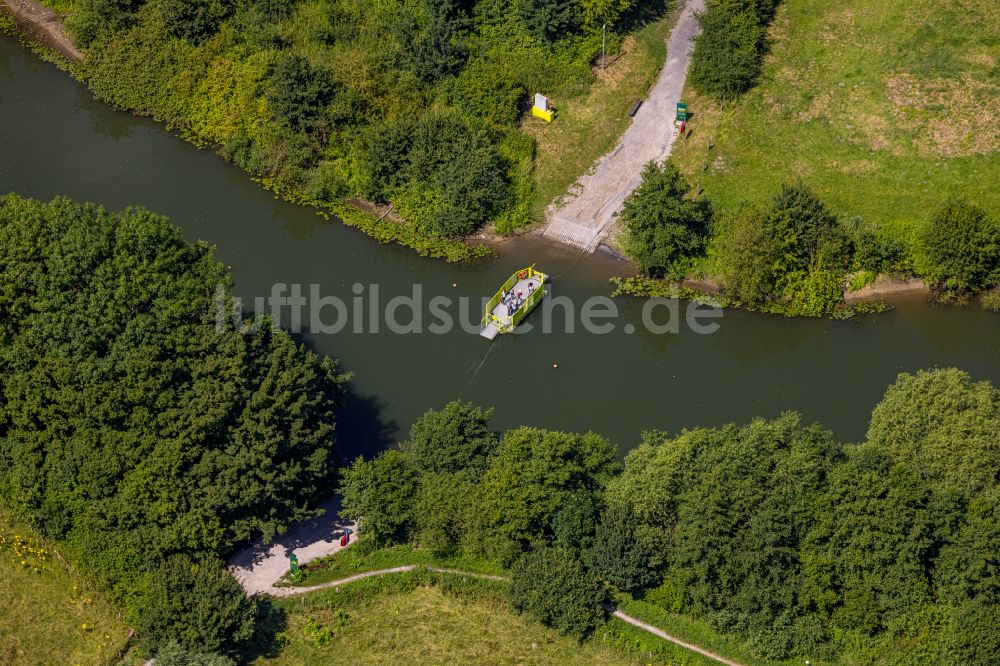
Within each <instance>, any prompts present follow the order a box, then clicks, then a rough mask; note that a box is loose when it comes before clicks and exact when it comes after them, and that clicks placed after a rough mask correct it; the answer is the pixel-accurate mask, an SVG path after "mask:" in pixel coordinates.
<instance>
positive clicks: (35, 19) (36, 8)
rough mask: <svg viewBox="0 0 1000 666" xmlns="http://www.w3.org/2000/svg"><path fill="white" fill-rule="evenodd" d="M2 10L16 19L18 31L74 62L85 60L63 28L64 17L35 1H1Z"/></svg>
mask: <svg viewBox="0 0 1000 666" xmlns="http://www.w3.org/2000/svg"><path fill="white" fill-rule="evenodd" d="M0 8H3V9H6V10H7V12H8V13H9V14H10V15H11V16H13V17H14V24H15V25H17V27H18V29H19V30H21V31H22V32H23V33H25V34H26V35H28V36H29V37H31V38H33V39H37V40H38V41H40V42H42V43H43V44H45V45H46V46H51V47H52V48H54V49H55V50H56V51H59V52H60V53H62V54H63V55H65V56H67V57H69V58H72V59H73V60H78V61H79V60H83V53H82V52H81V51H80V50H79V49H78V48H76V45H75V44H73V40H72V39H70V38H69V35H67V34H66V31H65V30H64V29H63V26H62V17H61V16H59V15H58V14H56V13H55V12H54V11H52V10H51V9H49V8H48V7H46V6H45V5H42V4H40V3H38V2H35V1H34V0H0Z"/></svg>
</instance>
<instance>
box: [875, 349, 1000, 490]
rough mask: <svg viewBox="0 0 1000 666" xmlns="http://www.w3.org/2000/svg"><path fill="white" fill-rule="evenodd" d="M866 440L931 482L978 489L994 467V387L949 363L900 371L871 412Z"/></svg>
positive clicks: (998, 407)
mask: <svg viewBox="0 0 1000 666" xmlns="http://www.w3.org/2000/svg"><path fill="white" fill-rule="evenodd" d="M868 441H869V442H871V443H872V444H874V445H877V446H879V447H880V448H882V449H884V450H886V451H889V452H891V453H892V454H894V455H895V456H896V457H897V458H898V459H899V460H905V461H909V462H910V463H911V464H913V465H914V467H915V469H918V470H920V473H921V475H922V476H923V477H924V478H926V479H928V480H929V481H931V482H933V483H934V484H935V485H938V486H950V487H954V488H960V489H964V490H965V491H968V492H973V493H974V492H978V491H980V490H982V489H984V488H986V487H988V486H991V485H993V484H994V483H996V480H997V474H998V470H1000V445H998V442H1000V390H997V389H996V388H995V387H994V386H992V385H991V384H990V383H989V382H973V381H972V378H971V377H969V375H968V374H967V373H965V372H962V371H960V370H956V369H954V368H951V369H944V370H933V371H920V372H917V373H916V374H908V373H903V374H901V375H899V377H898V378H897V379H896V382H895V383H894V384H893V385H892V386H890V387H889V389H888V390H887V391H886V393H885V396H884V397H883V398H882V401H881V402H880V403H879V404H878V406H876V407H875V410H874V411H873V412H872V417H871V422H870V424H869V427H868Z"/></svg>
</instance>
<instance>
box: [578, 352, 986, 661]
mask: <svg viewBox="0 0 1000 666" xmlns="http://www.w3.org/2000/svg"><path fill="white" fill-rule="evenodd" d="M998 425H1000V407H998V391H997V389H996V388H994V387H993V386H991V385H989V384H987V383H978V384H977V383H973V382H972V381H971V380H970V379H969V377H968V375H966V374H964V373H961V372H959V371H957V370H938V371H934V372H922V373H919V374H917V375H906V374H904V375H900V377H899V379H898V380H897V382H896V384H894V385H893V386H892V387H890V388H889V390H888V391H887V392H886V395H885V398H884V399H883V401H882V402H881V403H880V404H879V405H878V407H876V409H875V411H874V413H873V415H872V421H871V427H870V429H869V434H868V439H867V441H866V442H863V443H861V444H858V445H847V446H845V445H842V444H839V443H837V442H835V441H834V440H833V439H832V437H831V435H830V434H829V433H827V432H824V431H822V430H820V429H819V428H818V427H816V426H808V427H806V426H802V425H801V424H800V422H799V420H798V417H797V416H795V415H792V414H788V415H785V416H783V417H781V418H780V419H778V420H777V421H773V422H766V421H761V420H757V421H754V422H753V423H751V424H750V425H748V426H746V427H743V428H737V427H735V426H728V427H725V428H720V429H699V430H694V431H687V432H683V433H681V434H680V435H679V436H677V437H668V436H665V435H664V434H662V433H648V434H647V435H646V437H645V439H644V443H643V445H642V446H640V447H639V448H637V449H636V450H634V451H633V452H632V453H630V454H629V456H628V457H627V459H626V464H625V470H624V472H623V473H622V475H621V476H619V477H617V478H616V479H615V480H614V481H612V482H611V484H610V485H609V487H608V490H607V493H606V498H605V499H606V502H607V504H608V508H607V510H606V511H605V514H604V517H603V518H602V525H603V524H604V523H609V524H617V525H620V526H621V527H619V529H618V530H617V533H619V534H621V533H625V534H628V532H629V531H631V535H630V536H629V537H628V538H618V539H617V540H614V539H612V538H611V537H610V535H609V536H602V534H603V531H602V529H599V530H598V538H597V539H596V540H595V545H594V547H593V549H592V552H591V555H590V560H591V561H592V562H593V563H594V567H595V571H596V572H597V573H599V574H600V575H601V576H602V577H604V578H605V579H606V580H608V581H609V582H611V583H613V584H615V585H616V586H618V587H620V588H622V589H635V588H639V589H642V588H646V589H647V591H648V598H649V599H650V600H652V601H653V602H654V603H656V604H658V605H660V606H662V607H663V608H664V610H666V611H670V612H676V611H678V610H682V609H683V610H684V611H685V612H690V613H694V614H695V615H699V616H701V617H703V618H705V619H707V620H709V621H710V622H712V623H713V624H715V625H716V626H718V627H720V628H722V629H724V630H726V631H729V632H735V633H738V634H741V635H743V636H745V638H746V639H747V641H748V644H749V645H750V647H751V648H752V649H753V651H754V652H755V653H757V654H758V655H760V656H762V657H766V658H771V659H777V658H785V657H788V656H790V655H803V656H806V657H819V658H830V657H832V656H833V655H835V654H841V655H842V656H844V657H845V659H846V660H848V661H854V662H858V663H875V662H876V660H880V661H879V663H911V661H909V660H911V659H918V660H919V659H924V660H926V661H928V662H930V663H963V664H965V663H968V664H984V665H985V664H988V663H990V660H991V659H992V656H989V655H990V653H989V648H983V647H982V646H992V645H994V644H995V638H993V637H992V634H991V633H990V631H989V630H988V629H986V626H987V623H988V622H990V621H992V618H995V617H996V616H997V608H998V603H1000V594H998V592H1000V556H998V555H997V553H998V552H1000V550H998V548H997V545H998V544H1000V523H998V522H997V521H996V499H997V492H998V491H997V480H998V476H1000V460H998V459H997V451H998V449H997V442H998V441H1000V438H998V436H997V428H998ZM629 516H631V518H629ZM630 520H631V521H634V524H631V525H630V524H629V521H630ZM605 540H607V541H605ZM608 551H612V552H613V553H615V554H616V555H617V556H616V557H614V558H612V557H609V556H608V555H609V553H608ZM635 552H640V553H642V552H645V553H646V554H644V555H642V556H641V557H638V558H637V557H635V556H634V555H633V553H635ZM643 565H645V566H643ZM646 567H650V568H651V569H652V572H651V571H650V570H649V569H647V568H646ZM650 573H655V574H656V575H655V576H651V575H650ZM647 576H648V577H647ZM643 577H646V578H645V579H643ZM657 577H662V579H663V582H662V584H660V585H659V586H657V587H653V586H655V585H656V580H657ZM638 580H645V582H642V583H639V584H636V582H635V581H638ZM975 614H978V616H977V617H980V618H984V619H982V620H975V621H973V620H972V618H973V616H974V615H975ZM994 633H995V632H994ZM889 655H892V657H891V658H889V659H888V661H886V659H887V658H888V656H889ZM918 655H923V657H918Z"/></svg>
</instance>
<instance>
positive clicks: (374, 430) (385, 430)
mask: <svg viewBox="0 0 1000 666" xmlns="http://www.w3.org/2000/svg"><path fill="white" fill-rule="evenodd" d="M384 409H385V403H384V402H383V401H381V400H379V399H378V398H376V397H375V396H367V395H361V394H359V393H357V392H356V391H354V390H353V389H352V388H351V387H350V386H348V388H347V392H346V394H345V395H344V398H343V406H342V407H341V408H340V410H339V416H338V418H337V455H339V456H340V457H341V458H342V459H343V460H344V461H347V462H349V461H351V460H353V459H354V458H356V457H358V456H359V455H362V454H363V455H365V456H366V457H370V456H372V455H374V454H376V453H379V452H381V451H384V450H386V449H389V448H391V447H393V446H394V445H395V444H396V440H397V437H398V435H399V425H398V424H397V423H396V422H395V421H389V420H385V419H384V417H383V416H382V413H383V411H384Z"/></svg>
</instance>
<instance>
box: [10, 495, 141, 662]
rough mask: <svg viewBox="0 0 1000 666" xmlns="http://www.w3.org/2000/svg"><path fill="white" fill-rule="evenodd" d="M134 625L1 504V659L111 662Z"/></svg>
mask: <svg viewBox="0 0 1000 666" xmlns="http://www.w3.org/2000/svg"><path fill="white" fill-rule="evenodd" d="M128 637H129V628H128V627H127V626H126V625H125V623H124V622H123V621H122V620H121V619H120V618H119V617H118V616H117V614H116V613H115V611H114V609H112V608H111V607H110V606H109V605H108V604H107V603H105V602H104V601H103V600H102V599H101V598H100V597H98V596H97V594H96V593H95V592H94V590H93V588H92V587H91V586H89V585H88V584H87V583H86V582H85V581H84V580H83V579H81V578H80V577H79V576H77V575H76V574H75V573H74V572H73V571H72V570H70V569H69V567H68V566H67V565H66V564H64V563H63V561H62V560H61V559H60V558H59V557H58V555H57V554H56V553H55V551H54V550H53V549H52V545H51V544H50V543H48V542H47V541H45V540H43V539H41V538H40V537H38V536H37V535H36V534H35V533H34V532H33V531H32V530H30V529H28V528H27V527H25V526H24V525H22V524H20V523H18V522H16V521H14V520H13V519H12V518H11V517H10V516H9V515H8V514H7V513H6V512H5V511H3V510H2V509H0V664H12V665H13V664H25V665H28V664H107V663H118V660H117V659H116V658H115V657H116V656H118V655H119V653H120V652H121V651H122V649H123V648H124V647H125V646H126V644H127V643H128Z"/></svg>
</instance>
